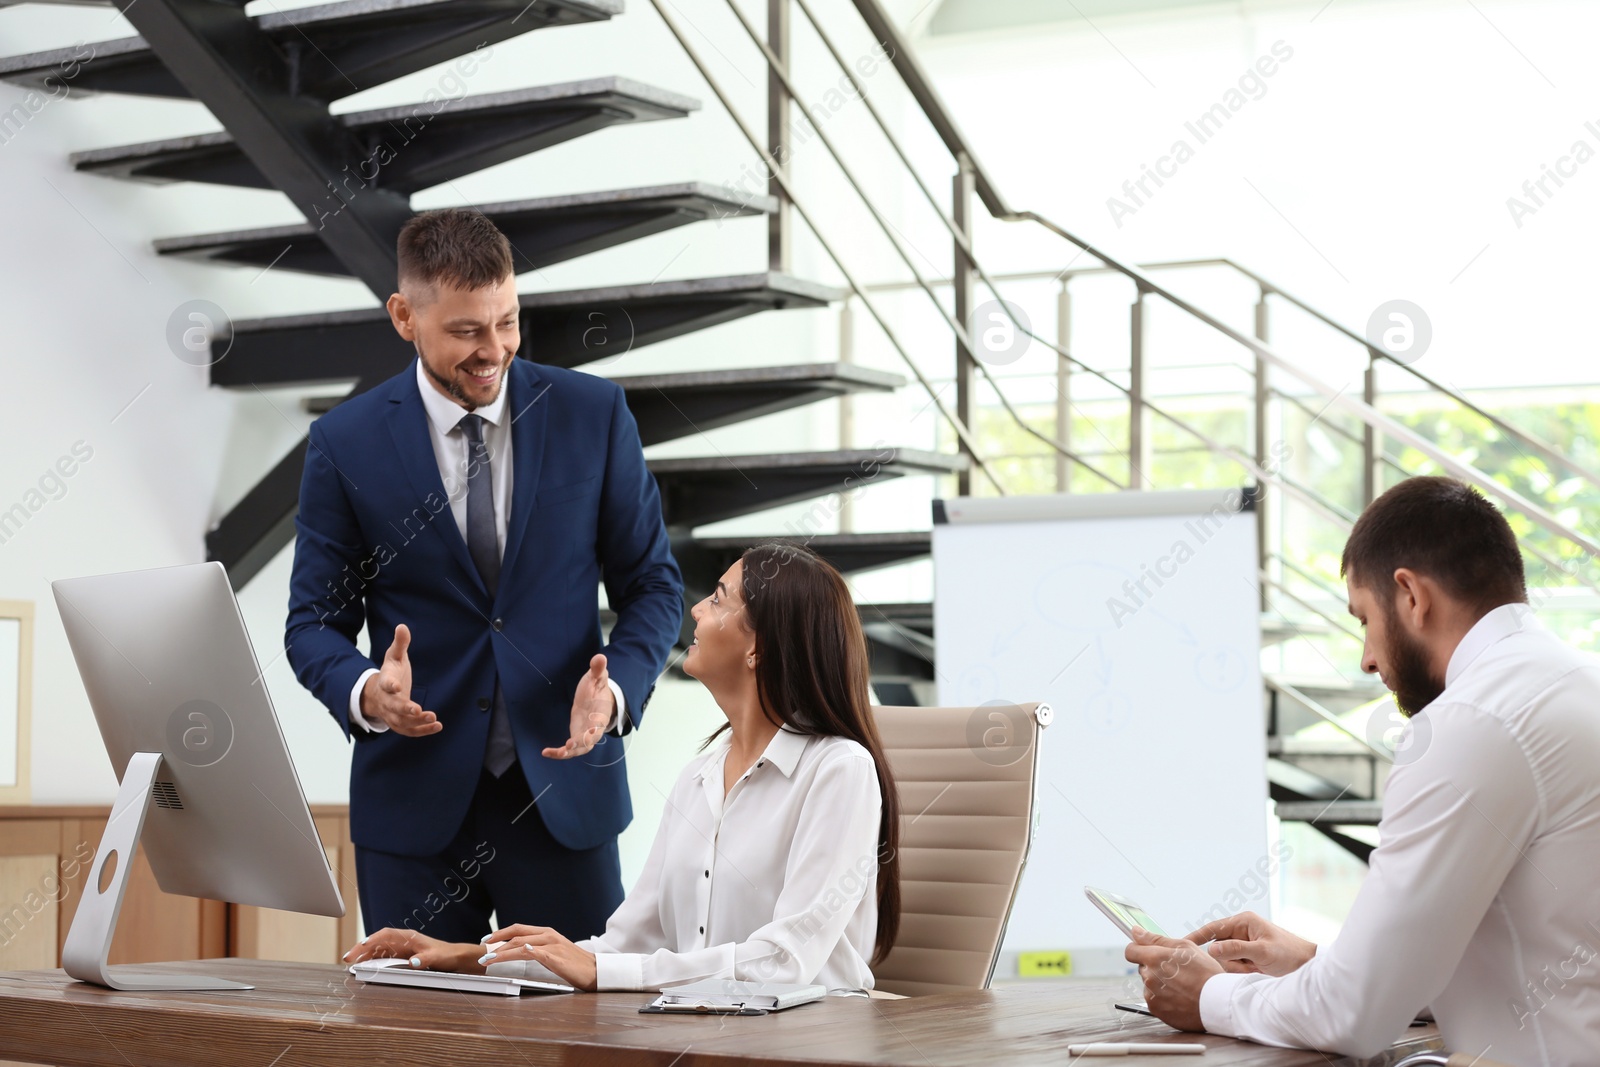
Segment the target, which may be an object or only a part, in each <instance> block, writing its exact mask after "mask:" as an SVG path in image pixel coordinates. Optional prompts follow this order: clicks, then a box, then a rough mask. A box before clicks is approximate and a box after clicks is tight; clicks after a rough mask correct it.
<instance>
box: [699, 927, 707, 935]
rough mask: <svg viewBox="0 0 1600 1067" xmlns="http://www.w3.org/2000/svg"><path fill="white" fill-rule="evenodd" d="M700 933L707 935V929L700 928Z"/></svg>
mask: <svg viewBox="0 0 1600 1067" xmlns="http://www.w3.org/2000/svg"><path fill="white" fill-rule="evenodd" d="M700 932H701V933H702V934H703V933H705V932H706V928H705V927H704V926H702V927H701V928H700Z"/></svg>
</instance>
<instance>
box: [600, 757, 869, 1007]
mask: <svg viewBox="0 0 1600 1067" xmlns="http://www.w3.org/2000/svg"><path fill="white" fill-rule="evenodd" d="M672 811H673V808H672V805H670V804H669V805H668V807H667V814H666V815H664V816H663V822H665V820H666V819H668V818H672V817H673V816H672ZM881 811H882V798H881V797H880V796H879V793H878V772H877V768H876V766H875V765H874V764H873V762H872V759H871V757H869V756H865V755H863V754H860V753H841V755H840V757H839V758H836V759H834V760H832V761H830V762H829V763H827V764H826V765H824V766H822V767H820V768H819V769H818V771H817V775H816V779H815V780H814V782H813V783H812V786H811V789H810V790H809V792H808V793H807V795H806V798H805V803H804V806H803V807H802V809H801V812H800V821H799V824H798V825H797V826H796V827H795V833H794V844H793V847H792V848H791V850H790V852H789V858H788V863H787V866H786V868H785V871H784V879H783V888H782V890H781V892H780V893H779V894H778V900H777V904H776V905H775V906H774V909H773V915H772V918H771V921H769V922H767V923H766V924H765V925H763V926H761V927H760V928H759V929H757V930H755V931H754V932H752V933H751V935H750V936H749V937H748V938H746V939H745V940H743V941H740V942H732V941H729V942H726V943H724V944H720V945H708V946H707V947H705V948H701V949H694V950H692V951H688V952H674V951H672V950H671V949H669V948H666V947H662V946H664V944H665V934H664V932H663V931H662V929H661V922H660V900H659V895H658V894H659V885H660V877H661V869H662V865H663V864H665V863H666V862H668V860H667V857H665V856H664V855H661V854H660V853H661V852H662V851H663V849H662V841H663V839H664V835H662V834H660V833H658V834H657V836H656V844H655V847H653V848H652V849H651V851H650V858H649V860H648V861H646V863H645V873H644V874H643V875H642V876H641V877H640V879H639V884H638V885H637V886H635V887H634V891H633V892H632V893H630V894H628V898H627V900H625V901H624V902H623V905H622V907H621V908H618V909H617V912H616V914H615V915H613V916H612V919H611V922H610V923H608V924H607V925H606V932H605V933H604V934H603V935H602V936H600V937H598V938H594V939H592V940H591V941H590V942H587V943H586V944H585V947H586V948H589V949H590V951H592V952H594V953H595V974H596V978H597V987H598V988H599V989H601V990H608V989H610V990H658V989H661V988H663V987H665V986H669V985H676V984H678V983H681V982H692V981H696V980H698V979H704V978H733V979H737V980H741V981H754V982H783V983H806V982H812V981H815V979H816V977H817V975H818V974H819V973H821V971H822V966H823V964H824V963H826V962H827V960H828V957H829V956H830V955H832V954H833V951H834V948H835V947H836V946H837V945H838V943H839V939H840V938H841V937H842V936H843V935H844V932H845V927H846V926H847V925H849V922H850V919H851V917H852V916H853V915H854V914H855V911H856V905H857V902H858V901H860V900H861V898H862V896H863V895H864V894H865V893H868V892H876V886H877V867H878V823H879V816H880V813H881ZM713 891H714V890H713Z"/></svg>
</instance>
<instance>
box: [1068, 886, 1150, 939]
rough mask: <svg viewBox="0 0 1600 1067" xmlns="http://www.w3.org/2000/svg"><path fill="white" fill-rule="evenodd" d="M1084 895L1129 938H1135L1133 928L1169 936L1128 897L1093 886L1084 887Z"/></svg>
mask: <svg viewBox="0 0 1600 1067" xmlns="http://www.w3.org/2000/svg"><path fill="white" fill-rule="evenodd" d="M1083 895H1084V896H1086V897H1088V898H1089V903H1091V904H1093V905H1094V906H1095V907H1097V908H1099V909H1100V910H1101V912H1103V913H1104V914H1105V917H1106V918H1108V919H1110V920H1111V921H1112V922H1113V923H1115V924H1116V927H1117V929H1118V930H1121V931H1122V932H1123V934H1124V935H1125V936H1127V937H1129V938H1132V937H1133V928H1134V927H1135V926H1137V927H1140V928H1142V929H1145V930H1148V931H1150V932H1151V933H1152V934H1160V935H1161V936H1162V937H1167V936H1169V935H1168V934H1167V932H1166V931H1165V930H1163V929H1162V928H1161V925H1160V924H1159V923H1157V922H1156V921H1155V920H1154V919H1152V918H1150V915H1149V914H1148V913H1147V912H1146V911H1145V910H1144V909H1143V908H1141V907H1140V906H1139V905H1137V904H1135V903H1134V902H1133V901H1131V900H1129V899H1128V898H1127V897H1123V896H1118V895H1117V894H1115V893H1108V892H1106V891H1105V890H1104V889H1095V888H1093V887H1091V886H1084V887H1083Z"/></svg>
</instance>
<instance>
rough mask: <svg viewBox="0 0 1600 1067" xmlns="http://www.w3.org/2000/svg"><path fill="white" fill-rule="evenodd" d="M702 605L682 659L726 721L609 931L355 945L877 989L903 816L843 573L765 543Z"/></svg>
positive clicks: (481, 965)
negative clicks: (876, 966) (576, 937)
mask: <svg viewBox="0 0 1600 1067" xmlns="http://www.w3.org/2000/svg"><path fill="white" fill-rule="evenodd" d="M690 614H691V615H692V617H693V618H694V622H695V630H694V641H693V643H692V644H691V645H690V646H689V650H688V653H687V654H686V656H685V657H684V661H683V669H684V672H685V673H686V674H689V675H691V676H693V677H694V678H696V679H698V680H699V681H700V682H701V683H703V684H704V685H705V687H706V688H707V689H709V690H710V691H711V696H712V699H714V700H715V701H716V702H717V706H718V707H720V708H721V709H722V711H723V713H724V714H725V715H727V717H728V724H727V725H726V726H725V727H723V728H722V729H720V730H718V731H717V732H716V733H715V734H713V735H712V736H711V738H709V739H708V740H707V746H708V748H707V750H706V751H705V752H704V754H703V755H701V756H698V757H696V758H695V759H694V760H693V761H691V762H690V763H689V765H688V766H687V767H685V768H684V769H683V771H682V773H681V774H679V776H678V781H677V783H676V784H675V785H674V786H673V788H672V793H671V795H669V796H668V798H667V807H666V811H665V812H664V813H663V814H662V817H661V825H660V828H659V829H658V830H657V831H656V838H655V843H654V844H653V845H652V846H651V848H650V856H649V859H647V860H646V861H645V866H644V871H643V873H641V874H640V876H639V881H638V882H637V884H635V885H634V887H633V891H632V892H631V893H629V894H628V896H627V898H626V899H625V900H624V901H623V902H622V905H621V906H620V907H618V908H617V910H616V912H615V913H613V914H612V916H611V918H610V920H609V921H608V922H607V923H606V929H605V933H603V934H601V935H600V936H599V937H592V938H589V939H588V940H586V941H580V942H576V943H574V942H572V941H569V940H567V939H566V938H565V937H563V936H561V935H560V934H559V933H557V932H556V931H554V930H551V929H548V928H545V927H538V926H525V925H520V924H519V925H515V926H507V927H504V928H502V929H500V930H496V931H494V932H493V933H491V934H490V935H489V936H488V937H486V938H485V939H484V941H485V942H487V943H488V944H487V946H485V945H483V944H478V945H458V944H450V943H448V942H444V941H438V940H436V939H434V938H430V937H426V936H424V935H422V934H420V933H417V932H415V931H411V930H399V929H394V928H390V929H386V930H380V931H378V932H377V933H375V934H373V935H372V936H371V937H368V938H365V939H364V940H363V941H362V942H361V943H360V944H358V945H356V946H355V947H354V948H352V949H351V950H350V951H349V952H347V953H346V954H345V959H346V960H348V961H351V962H358V961H360V960H364V959H372V958H385V957H389V958H392V957H406V956H409V957H410V961H411V965H412V966H413V967H420V968H426V969H431V970H453V971H472V972H481V971H483V970H484V969H485V967H486V966H488V965H491V964H496V963H511V962H518V961H529V962H532V963H535V964H539V965H542V966H543V967H544V968H547V969H548V970H550V971H552V972H554V974H556V975H557V976H559V977H560V978H561V979H562V980H563V981H566V982H568V983H569V984H571V985H573V986H576V987H577V988H579V989H584V990H655V989H660V988H662V987H664V986H669V985H675V984H678V983H682V982H690V981H695V980H697V979H702V978H735V979H745V980H754V981H769V982H796V983H812V982H816V983H820V984H822V985H825V986H827V987H828V989H829V990H831V991H836V992H849V991H860V990H867V989H871V988H872V971H871V965H872V964H873V963H876V962H878V961H880V960H882V959H883V957H884V956H886V955H887V954H888V952H889V949H890V947H891V946H892V945H893V944H894V939H895V934H896V932H897V929H898V927H899V922H900V868H899V861H898V858H897V855H896V852H897V843H898V838H899V824H900V819H899V806H898V804H897V802H896V794H895V786H894V780H893V778H892V777H891V776H890V773H889V766H888V762H887V760H886V759H885V758H884V755H883V746H882V744H881V743H880V741H879V739H878V732H877V729H876V727H875V726H874V724H873V721H872V716H871V713H870V710H869V697H868V672H867V648H866V640H865V638H864V637H863V635H862V632H861V622H860V619H859V618H858V617H857V615H856V609H855V605H854V604H853V603H852V602H851V599H850V593H849V590H848V589H847V588H846V586H845V583H844V579H843V578H841V577H840V575H839V572H838V571H836V570H834V568H833V567H832V566H830V565H829V564H828V563H826V562H825V561H823V560H822V559H821V558H820V557H818V556H817V555H815V554H814V553H812V552H811V551H810V550H809V549H806V548H804V547H801V546H799V545H793V544H781V543H778V544H766V545H759V546H757V547H755V548H752V549H750V550H749V551H747V552H745V554H744V555H743V556H742V557H741V558H740V560H739V561H738V562H737V563H735V564H734V565H733V566H732V567H730V568H728V571H727V573H725V574H724V575H723V576H722V580H721V581H719V582H718V583H717V588H716V591H715V592H713V593H712V594H711V595H710V596H708V597H706V598H705V599H704V600H702V601H700V602H699V603H698V604H696V605H695V606H694V607H693V608H692V609H690ZM497 970H498V968H497Z"/></svg>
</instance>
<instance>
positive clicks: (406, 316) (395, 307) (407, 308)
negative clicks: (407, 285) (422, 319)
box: [384, 293, 417, 342]
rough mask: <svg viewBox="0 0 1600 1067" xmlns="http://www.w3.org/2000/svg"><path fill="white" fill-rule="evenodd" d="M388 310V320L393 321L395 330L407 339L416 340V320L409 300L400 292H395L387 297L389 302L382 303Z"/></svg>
mask: <svg viewBox="0 0 1600 1067" xmlns="http://www.w3.org/2000/svg"><path fill="white" fill-rule="evenodd" d="M384 306H385V307H386V308H387V309H388V311H389V321H390V322H392V323H394V328H395V332H396V333H398V334H399V335H400V336H401V337H403V338H404V339H405V340H407V341H413V342H414V341H416V339H417V322H416V316H415V314H414V310H415V309H413V308H412V306H411V302H410V301H409V300H407V299H406V298H405V295H404V294H402V293H395V294H393V295H391V296H390V297H389V302H388V303H387V304H385V305H384Z"/></svg>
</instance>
